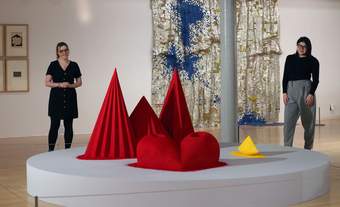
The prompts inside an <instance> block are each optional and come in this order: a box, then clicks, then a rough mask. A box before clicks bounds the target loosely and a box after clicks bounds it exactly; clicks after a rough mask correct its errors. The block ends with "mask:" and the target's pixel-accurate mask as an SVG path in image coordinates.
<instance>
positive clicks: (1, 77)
mask: <svg viewBox="0 0 340 207" xmlns="http://www.w3.org/2000/svg"><path fill="white" fill-rule="evenodd" d="M4 91H5V62H4V61H3V60H1V59H0V92H4Z"/></svg>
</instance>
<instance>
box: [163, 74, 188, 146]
mask: <svg viewBox="0 0 340 207" xmlns="http://www.w3.org/2000/svg"><path fill="white" fill-rule="evenodd" d="M159 119H160V120H161V122H162V124H163V126H164V127H165V129H166V130H167V132H168V133H169V135H170V136H171V137H172V138H174V139H175V140H176V141H177V142H180V141H181V140H182V139H183V138H184V137H185V136H186V135H188V134H190V133H192V132H194V128H193V126H192V123H191V118H190V113H189V110H188V106H187V103H186V101H185V96H184V93H183V89H182V85H181V81H180V78H179V75H178V72H177V70H174V72H173V73H172V79H171V82H170V86H169V89H168V93H167V95H166V97H165V100H164V105H163V108H162V111H161V114H160V117H159Z"/></svg>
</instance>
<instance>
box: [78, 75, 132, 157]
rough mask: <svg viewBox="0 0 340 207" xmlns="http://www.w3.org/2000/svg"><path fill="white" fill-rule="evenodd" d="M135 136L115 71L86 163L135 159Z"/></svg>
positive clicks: (85, 155) (86, 154)
mask: <svg viewBox="0 0 340 207" xmlns="http://www.w3.org/2000/svg"><path fill="white" fill-rule="evenodd" d="M134 149H135V146H134V134H133V130H132V126H131V124H130V121H129V117H128V113H127V110H126V107H125V102H124V98H123V94H122V91H121V88H120V84H119V80H118V76H117V70H116V69H115V71H114V74H113V76H112V79H111V82H110V85H109V88H108V90H107V92H106V96H105V99H104V102H103V104H102V107H101V109H100V113H99V115H98V118H97V121H96V124H95V127H94V129H93V132H92V134H91V138H90V142H89V143H88V145H87V149H86V151H85V154H83V155H80V156H78V157H77V158H78V159H84V160H106V159H124V158H133V157H135V150H134Z"/></svg>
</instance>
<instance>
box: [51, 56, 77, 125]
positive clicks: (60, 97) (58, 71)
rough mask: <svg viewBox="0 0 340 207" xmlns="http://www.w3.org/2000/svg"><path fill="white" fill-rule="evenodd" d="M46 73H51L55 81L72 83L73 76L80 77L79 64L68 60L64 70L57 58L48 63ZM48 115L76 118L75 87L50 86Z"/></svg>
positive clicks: (58, 117) (60, 117)
mask: <svg viewBox="0 0 340 207" xmlns="http://www.w3.org/2000/svg"><path fill="white" fill-rule="evenodd" d="M46 75H51V76H52V80H53V82H55V83H62V82H68V83H70V84H73V83H74V79H75V78H79V77H81V72H80V69H79V66H78V64H77V63H76V62H73V61H70V63H69V65H68V66H67V68H66V70H65V71H64V70H63V69H62V67H61V66H60V64H59V62H58V60H56V61H53V62H51V63H50V66H49V67H48V70H47V73H46ZM48 115H49V116H50V117H53V118H57V119H74V118H78V106H77V93H76V89H75V88H58V87H56V88H51V91H50V99H49V103H48Z"/></svg>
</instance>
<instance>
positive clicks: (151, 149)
mask: <svg viewBox="0 0 340 207" xmlns="http://www.w3.org/2000/svg"><path fill="white" fill-rule="evenodd" d="M137 161H138V162H137V163H133V164H130V166H134V167H141V168H150V169H159V170H174V171H179V170H181V163H180V153H179V147H178V146H177V144H176V142H175V141H174V140H172V139H170V138H169V137H167V136H166V135H161V134H158V135H155V134H153V135H146V136H145V137H143V138H142V139H141V140H140V141H139V143H138V145H137Z"/></svg>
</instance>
